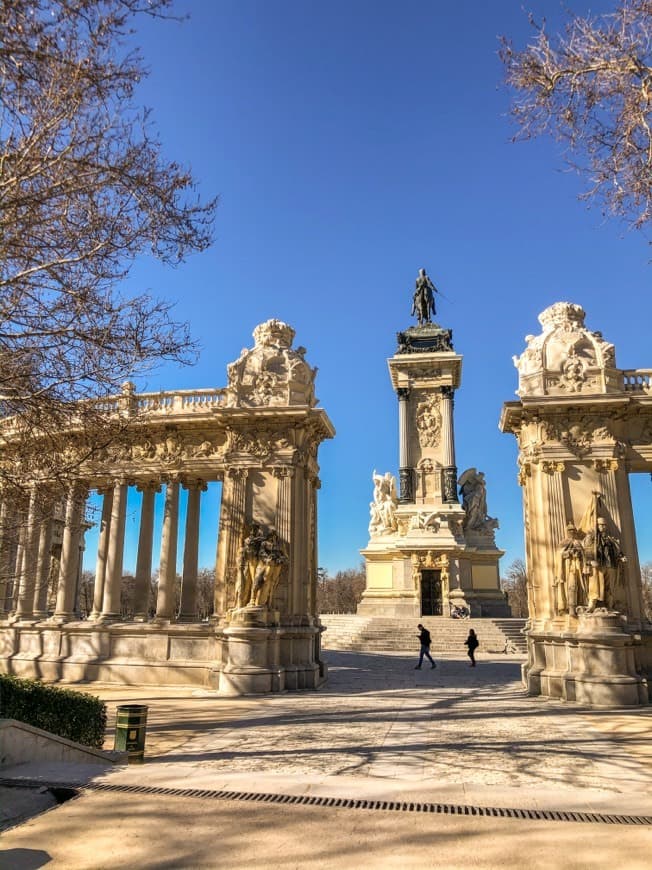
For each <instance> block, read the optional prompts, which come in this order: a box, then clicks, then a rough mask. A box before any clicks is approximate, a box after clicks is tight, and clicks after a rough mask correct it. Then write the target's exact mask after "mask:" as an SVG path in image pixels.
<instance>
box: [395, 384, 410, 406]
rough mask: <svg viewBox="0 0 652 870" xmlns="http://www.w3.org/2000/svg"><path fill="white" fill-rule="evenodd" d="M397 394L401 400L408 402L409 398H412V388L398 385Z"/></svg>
mask: <svg viewBox="0 0 652 870" xmlns="http://www.w3.org/2000/svg"><path fill="white" fill-rule="evenodd" d="M396 395H397V396H398V400H399V402H407V400H408V399H409V398H410V388H409V387H397V389H396Z"/></svg>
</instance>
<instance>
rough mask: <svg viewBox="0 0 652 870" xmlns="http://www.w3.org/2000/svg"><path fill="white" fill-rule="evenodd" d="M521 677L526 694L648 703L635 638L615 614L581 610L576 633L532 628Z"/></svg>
mask: <svg viewBox="0 0 652 870" xmlns="http://www.w3.org/2000/svg"><path fill="white" fill-rule="evenodd" d="M528 636H529V644H530V656H529V661H528V665H527V666H526V668H525V681H526V685H527V688H528V692H529V693H530V694H531V695H545V696H547V697H549V698H560V699H562V700H565V701H577V702H579V703H580V704H587V705H590V706H595V707H633V706H637V705H639V704H645V703H647V699H648V685H647V680H646V679H645V677H644V676H642V675H641V674H640V673H637V667H636V642H635V640H634V638H633V637H632V635H631V634H630V633H628V632H627V631H626V630H625V626H624V624H623V617H622V615H621V614H620V613H616V612H613V611H606V610H600V611H596V612H595V613H580V614H579V616H578V620H577V628H576V630H575V631H560V632H553V631H549V632H545V633H544V632H541V633H539V632H532V631H530V632H529V634H528Z"/></svg>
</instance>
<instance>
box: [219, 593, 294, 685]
mask: <svg viewBox="0 0 652 870" xmlns="http://www.w3.org/2000/svg"><path fill="white" fill-rule="evenodd" d="M228 621H229V624H228V626H227V627H226V628H224V629H223V630H222V632H221V634H222V638H223V655H224V658H225V660H226V663H225V664H224V666H223V668H222V670H221V672H220V675H219V683H218V690H219V692H220V694H222V695H260V694H265V693H268V692H282V691H283V690H284V689H285V674H284V670H283V668H282V667H281V665H280V636H279V635H280V632H279V627H278V622H279V614H278V612H277V611H273V610H268V609H267V608H265V607H243V608H241V609H239V610H234V611H232V612H231V614H229V617H228Z"/></svg>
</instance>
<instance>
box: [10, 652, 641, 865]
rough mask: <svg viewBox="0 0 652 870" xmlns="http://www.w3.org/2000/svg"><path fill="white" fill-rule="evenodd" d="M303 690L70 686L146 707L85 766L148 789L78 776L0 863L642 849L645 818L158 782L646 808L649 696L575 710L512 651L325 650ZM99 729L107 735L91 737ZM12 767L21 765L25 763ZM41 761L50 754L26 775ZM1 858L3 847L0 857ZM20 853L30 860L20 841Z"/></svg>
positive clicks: (553, 855)
mask: <svg viewBox="0 0 652 870" xmlns="http://www.w3.org/2000/svg"><path fill="white" fill-rule="evenodd" d="M325 656H326V658H327V659H328V661H329V663H330V668H331V670H330V679H329V682H328V684H327V686H326V687H325V688H323V689H322V690H320V691H319V692H314V693H308V694H303V695H299V694H292V693H287V694H283V695H278V696H268V697H263V698H238V699H230V698H220V697H218V696H216V695H214V694H212V693H210V692H207V691H203V690H193V689H179V688H170V689H158V688H133V687H128V688H125V687H108V686H102V687H100V686H97V685H93V686H88V687H84V689H83V690H84V691H89V692H91V693H94V694H99V695H100V696H101V697H103V698H104V699H105V700H106V701H107V703H108V706H109V712H110V723H112V722H113V721H114V719H115V707H116V706H117V705H118V704H122V703H145V704H147V705H148V707H149V720H148V734H147V747H146V758H147V763H146V764H145V765H142V766H136V765H131V766H129V767H125V768H121V769H117V770H114V771H112V772H110V773H108V774H106V775H103V776H101V777H100V778H99V781H100V782H105V783H110V784H113V785H116V786H124V787H126V786H129V785H139V786H148V787H150V788H152V789H153V790H154V791H153V792H152V793H150V794H141V795H136V794H133V793H132V794H129V793H126V792H122V791H120V792H107V791H92V790H89V791H86V792H84V793H83V794H82V797H80V798H78V799H76V800H73V801H70V802H68V803H66V804H64V805H62V806H61V807H59V808H57V809H56V810H54V811H52V812H49V813H46V814H45V815H43V816H40V817H38V818H35V819H33V820H31V821H30V822H27V823H25V824H23V825H21V826H19V827H17V828H14V829H13V830H11V831H9V832H7V833H5V834H3V835H2V837H1V838H0V867H5V866H11V867H15V868H17V870H18V868H23V867H28V866H45V865H44V864H38V863H32V864H30V863H21V862H29V861H30V860H32V856H31V855H30V854H29V853H30V851H34V852H35V853H40V852H43V853H45V854H46V855H47V856H48V863H47V866H48V867H53V868H56V867H61V868H64V867H65V868H66V870H72V868H105V867H106V868H112V867H118V866H132V867H134V866H137V867H148V868H149V867H152V868H154V867H156V868H159V867H160V868H162V867H225V868H231V867H233V868H238V867H248V868H251V867H263V866H264V867H270V868H272V867H273V868H276V867H278V868H293V867H303V866H304V865H305V864H308V863H309V864H310V865H312V866H314V867H318V868H322V867H333V868H340V867H341V868H344V867H347V868H348V867H381V868H382V867H399V866H400V867H402V868H412V867H415V868H416V867H419V868H422V867H483V868H484V867H487V868H489V867H491V868H494V867H524V866H526V865H528V866H530V867H541V868H544V867H545V868H550V867H552V868H556V867H560V868H593V867H596V868H599V867H608V866H609V867H611V866H613V865H614V864H619V865H620V866H622V867H623V868H627V870H628V868H638V867H641V868H642V867H649V866H650V863H649V855H650V851H651V850H652V827H650V826H632V825H626V826H625V825H623V826H617V825H611V824H604V823H599V822H591V823H579V822H567V821H550V820H548V821H545V820H541V819H519V818H487V817H477V816H448V815H442V814H437V813H428V814H424V813H419V812H409V811H408V812H390V811H383V810H368V809H367V810H363V809H351V808H349V809H343V808H338V807H323V806H322V807H317V806H305V805H296V806H287V805H283V804H273V803H269V804H265V803H261V802H256V803H252V802H247V801H230V800H224V799H215V798H206V797H202V796H196V797H190V796H185V795H176V796H175V795H162V794H160V793H156V789H162V788H175V789H179V788H180V789H186V790H188V789H209V790H223V789H228V790H232V791H235V792H258V793H265V794H276V795H279V794H280V795H310V796H322V797H339V798H349V799H359V800H361V799H368V800H388V801H390V800H400V801H406V802H427V803H446V804H453V805H455V806H468V807H494V808H511V809H517V810H518V809H520V810H525V809H538V810H551V811H569V810H575V811H585V812H597V813H604V814H620V815H635V816H642V815H645V816H652V741H651V740H650V738H651V737H652V707H647V708H641V709H630V710H622V711H601V710H586V709H582V708H580V707H578V706H576V705H568V704H562V703H561V702H554V701H548V700H544V699H542V698H528V697H527V696H526V695H525V694H524V692H523V689H522V686H521V684H520V680H519V672H520V662H521V659H520V658H517V657H509V656H500V657H495V658H493V659H488V658H486V657H485V658H484V659H481V660H480V662H479V665H478V667H477V668H475V669H473V668H469V667H468V661H467V660H466V659H464V660H462V659H455V658H447V659H439V660H438V665H439V666H438V668H437V669H436V670H430V669H429V668H427V667H426V665H425V664H424V669H423V670H421V671H415V670H414V664H415V658H412V657H408V656H405V655H399V654H394V655H389V654H387V655H382V654H378V655H372V654H367V655H365V654H359V653H344V652H334V651H327V652H326V653H325ZM110 747H112V736H111V735H109V741H107V748H110ZM14 774H15V775H23V776H25V777H27V778H30V779H33V778H38V776H39V771H38V769H36V768H34V767H32V766H27V767H24V768H23V769H22V770H16V771H14ZM48 776H49V778H50V779H51V778H52V771H50V772H49V773H47V772H43V775H42V778H43V779H47V778H48ZM3 858H4V860H5V862H6V861H7V859H9V860H10V862H12V863H9V864H6V863H5V864H3ZM34 860H40V858H39V856H38V855H36V857H35V858H34Z"/></svg>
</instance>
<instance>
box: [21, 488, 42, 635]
mask: <svg viewBox="0 0 652 870" xmlns="http://www.w3.org/2000/svg"><path fill="white" fill-rule="evenodd" d="M38 498H39V491H38V487H37V486H36V484H34V485H33V486H32V487H31V489H30V494H29V505H28V508H27V523H26V526H25V548H24V554H23V564H22V570H21V572H20V580H19V584H20V585H19V588H18V605H17V607H16V618H17V619H31V618H32V615H33V613H34V589H35V588H36V559H37V549H38V530H39V523H38V520H37V511H38Z"/></svg>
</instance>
